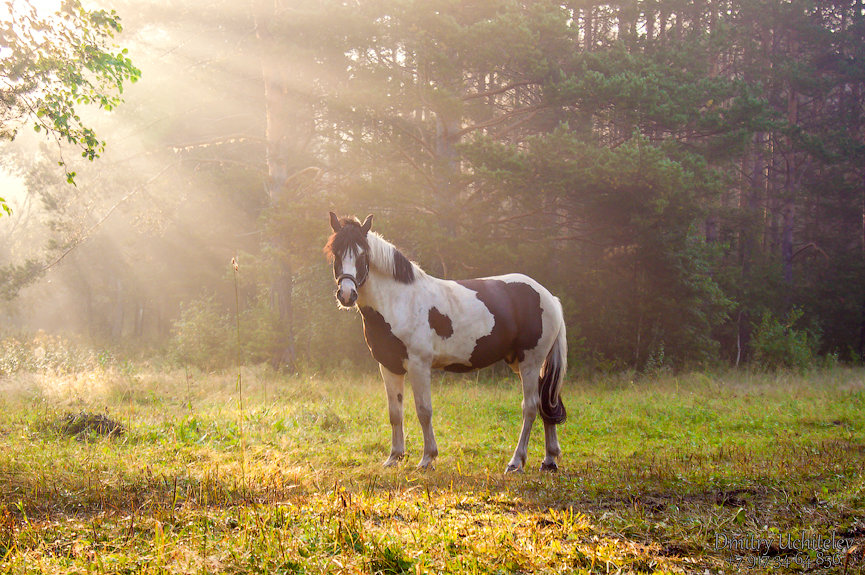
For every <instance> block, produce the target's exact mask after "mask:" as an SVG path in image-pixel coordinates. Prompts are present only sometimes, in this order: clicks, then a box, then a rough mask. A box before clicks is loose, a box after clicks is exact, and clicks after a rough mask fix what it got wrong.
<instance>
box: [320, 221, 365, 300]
mask: <svg viewBox="0 0 865 575" xmlns="http://www.w3.org/2000/svg"><path fill="white" fill-rule="evenodd" d="M371 226H372V214H370V215H369V216H367V217H366V220H364V222H363V223H360V221H359V220H357V219H356V218H342V219H340V218H337V217H336V214H334V213H333V212H330V227H331V228H332V229H333V234H332V235H331V236H330V238H329V239H328V240H327V245H325V246H324V252H325V253H326V254H327V256H328V258H329V259H330V260H331V261H332V262H333V277H334V279H335V280H336V300H337V301H338V302H339V304H340V305H341V306H343V307H351V306H353V305H354V303H355V302H356V301H357V292H358V290H359V289H360V288H361V286H363V284H364V283H365V282H366V280H367V278H368V277H369V242H368V241H367V233H368V232H369V229H370V227H371Z"/></svg>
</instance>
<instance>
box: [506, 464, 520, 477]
mask: <svg viewBox="0 0 865 575" xmlns="http://www.w3.org/2000/svg"><path fill="white" fill-rule="evenodd" d="M511 473H523V468H522V467H521V466H517V465H513V464H509V465H508V467H507V469H505V475H509V474H511Z"/></svg>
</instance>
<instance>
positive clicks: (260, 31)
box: [253, 0, 314, 367]
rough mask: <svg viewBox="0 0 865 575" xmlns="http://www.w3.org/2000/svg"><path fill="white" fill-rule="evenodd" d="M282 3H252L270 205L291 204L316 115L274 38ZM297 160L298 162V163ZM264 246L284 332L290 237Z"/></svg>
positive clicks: (288, 318) (284, 357) (286, 355)
mask: <svg viewBox="0 0 865 575" xmlns="http://www.w3.org/2000/svg"><path fill="white" fill-rule="evenodd" d="M279 7H280V2H279V0H256V1H255V2H253V11H254V23H255V32H256V36H257V38H258V41H259V50H260V54H261V75H262V83H263V87H264V101H265V110H264V113H265V123H266V124H265V140H266V161H267V182H266V188H267V189H266V192H267V196H268V200H269V207H271V208H275V207H277V206H279V209H280V210H285V209H289V208H290V206H291V205H292V203H293V202H292V199H293V198H292V197H288V196H290V192H291V190H287V189H286V187H287V184H288V183H289V181H290V179H291V177H292V175H293V174H295V173H296V172H298V171H299V170H300V169H302V168H303V167H306V166H304V165H303V163H302V161H303V160H302V158H303V154H302V153H301V152H302V151H303V150H304V148H306V146H307V144H308V143H309V141H310V140H311V139H312V135H313V133H314V119H313V114H312V110H311V109H310V105H309V102H308V101H306V99H305V98H303V97H302V95H301V94H299V93H297V91H296V90H293V89H292V82H293V81H294V82H296V81H297V78H294V77H293V76H294V74H293V72H297V71H296V70H293V69H292V65H291V61H292V58H291V54H290V52H291V51H290V50H286V44H285V39H276V38H274V36H273V34H272V33H271V31H270V29H269V27H268V25H269V24H270V23H271V22H275V21H276V20H277V16H278V10H279ZM299 160H300V163H299ZM263 242H264V244H265V247H267V248H269V249H267V250H265V251H270V252H271V253H274V254H275V257H276V258H277V260H278V261H276V262H274V265H273V266H272V270H273V272H272V273H273V276H272V278H271V283H270V302H271V305H272V306H273V311H274V313H276V314H278V316H279V319H280V322H283V323H282V324H281V325H283V326H285V329H286V332H287V333H288V334H293V332H294V326H292V324H291V322H292V313H291V307H292V300H291V293H292V284H293V270H292V264H291V262H290V261H289V259H288V258H289V252H290V250H289V249H287V248H288V244H289V243H290V238H281V237H264V238H263ZM294 356H295V354H294V344H293V337H291V336H290V337H289V338H287V341H286V342H285V344H284V345H282V346H281V349H279V350H278V351H277V352H276V354H275V357H274V358H273V363H274V365H275V366H276V367H278V366H280V365H284V364H289V365H290V364H292V363H293V362H294V359H295V357H294Z"/></svg>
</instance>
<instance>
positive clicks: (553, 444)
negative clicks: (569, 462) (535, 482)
mask: <svg viewBox="0 0 865 575" xmlns="http://www.w3.org/2000/svg"><path fill="white" fill-rule="evenodd" d="M544 439H545V443H546V456H545V457H544V461H543V463H541V471H558V470H559V466H558V464H557V463H556V460H557V459H558V458H559V455H561V454H562V449H561V447H559V436H558V434H557V433H556V424H555V423H547V422H546V421H545V422H544Z"/></svg>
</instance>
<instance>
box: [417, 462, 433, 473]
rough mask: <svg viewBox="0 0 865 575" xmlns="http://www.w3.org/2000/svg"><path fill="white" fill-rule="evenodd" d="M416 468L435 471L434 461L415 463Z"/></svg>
mask: <svg viewBox="0 0 865 575" xmlns="http://www.w3.org/2000/svg"><path fill="white" fill-rule="evenodd" d="M417 468H418V470H419V471H435V468H436V465H435V462H434V461H427V462H426V463H424V462H423V461H421V462H420V463H418V464H417Z"/></svg>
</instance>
